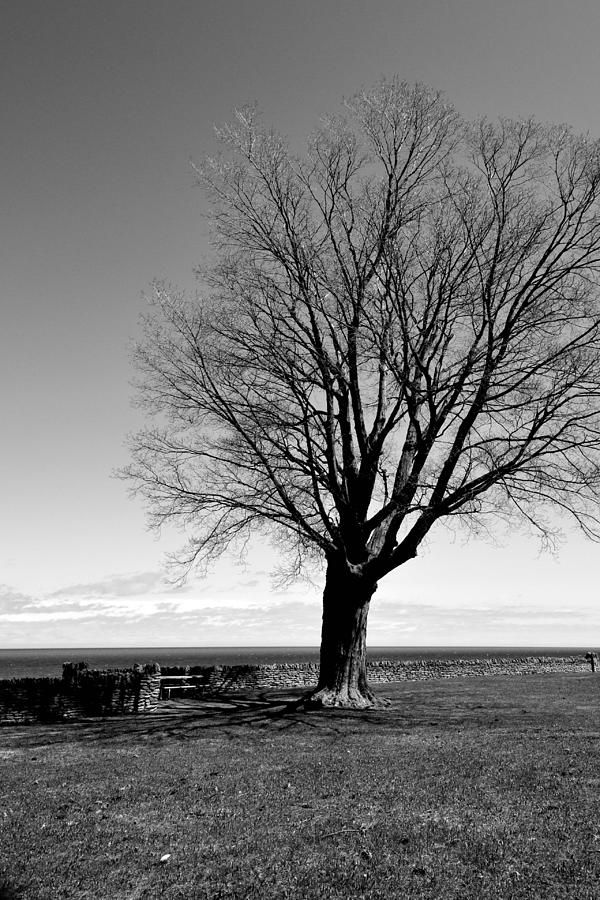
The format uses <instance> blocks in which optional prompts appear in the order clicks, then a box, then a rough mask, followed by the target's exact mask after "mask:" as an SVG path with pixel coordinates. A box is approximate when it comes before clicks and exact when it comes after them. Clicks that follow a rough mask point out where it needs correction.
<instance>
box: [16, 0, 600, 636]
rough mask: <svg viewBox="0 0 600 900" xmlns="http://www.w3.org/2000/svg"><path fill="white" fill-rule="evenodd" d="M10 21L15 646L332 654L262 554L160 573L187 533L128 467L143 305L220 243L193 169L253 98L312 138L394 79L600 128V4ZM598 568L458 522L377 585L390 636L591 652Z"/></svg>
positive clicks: (64, 11)
mask: <svg viewBox="0 0 600 900" xmlns="http://www.w3.org/2000/svg"><path fill="white" fill-rule="evenodd" d="M0 13H1V15H0V69H1V77H0V92H1V93H0V113H1V115H0V123H1V130H0V158H1V163H2V164H1V167H0V178H1V179H2V184H1V192H0V197H1V198H2V211H3V215H2V219H1V227H2V235H1V240H0V255H1V260H0V263H1V265H0V273H1V275H0V277H1V282H0V298H1V323H0V404H1V411H2V419H1V424H2V435H3V440H2V466H1V467H0V496H1V498H2V500H1V508H2V516H1V518H0V582H4V583H5V585H6V587H5V588H4V593H0V627H1V628H2V629H3V630H2V631H0V646H2V645H4V646H9V645H13V646H27V645H38V646H39V645H44V644H53V645H58V646H60V645H61V644H73V645H77V644H79V645H83V644H90V643H94V644H100V645H102V644H108V643H112V644H117V645H119V644H132V643H137V642H138V637H139V642H140V643H148V642H150V643H156V644H161V643H163V642H164V643H175V644H177V643H196V642H197V643H211V642H212V643H233V644H235V643H260V642H261V638H262V639H264V640H265V642H270V643H277V642H278V641H279V642H281V643H293V642H298V643H306V642H308V643H315V642H316V641H317V638H318V625H319V613H318V605H317V592H316V591H314V592H312V593H310V592H308V593H307V591H306V589H305V588H303V587H299V588H296V589H295V590H294V591H291V592H289V593H288V594H285V595H277V594H272V593H271V592H270V590H269V580H268V575H267V574H266V573H267V572H268V570H269V568H270V565H271V560H270V558H269V554H268V551H261V552H260V554H259V562H257V563H251V564H250V568H249V570H248V571H243V570H241V569H236V568H235V567H233V568H232V566H231V562H230V561H227V560H226V561H225V562H224V563H223V564H222V565H221V566H220V567H219V568H218V569H217V572H216V574H215V575H213V576H211V578H209V579H208V580H207V581H205V582H201V583H199V584H192V585H190V586H189V587H188V588H187V589H186V590H185V591H184V592H181V591H180V592H178V593H177V594H176V595H175V594H174V592H173V591H171V590H169V589H168V588H167V587H166V586H165V585H164V584H162V582H161V579H160V576H159V575H158V574H157V573H158V571H159V567H160V563H161V557H162V553H163V551H164V550H165V549H169V548H171V547H173V546H175V545H176V544H177V542H178V540H180V538H179V537H178V536H173V535H166V536H165V538H164V540H163V541H162V542H161V543H157V542H156V541H155V540H154V539H153V538H152V537H151V536H149V535H148V534H147V532H146V531H145V529H144V518H143V513H142V511H141V509H140V508H139V507H138V506H136V505H135V504H134V503H133V502H132V501H130V500H129V499H128V498H127V496H126V493H125V489H124V487H123V485H122V484H121V483H118V482H115V481H114V480H112V479H111V477H110V473H111V470H113V469H114V468H115V467H117V466H119V465H121V464H122V463H123V462H124V461H125V459H126V454H125V451H124V448H123V440H124V436H125V434H126V432H127V431H129V430H132V429H133V428H135V426H136V425H137V424H139V420H138V419H137V414H136V413H135V411H133V410H132V409H131V408H130V405H129V401H130V396H131V392H130V389H129V386H128V381H129V379H130V378H131V371H130V368H129V362H128V356H127V342H128V339H130V338H131V337H135V334H136V322H137V318H138V315H139V313H140V311H141V309H142V307H143V301H142V299H141V292H142V291H143V290H144V289H145V288H146V287H147V286H148V284H149V282H150V281H151V280H152V278H155V277H157V278H162V279H166V280H169V281H172V282H174V283H177V284H178V285H180V286H182V287H189V286H191V285H192V284H193V276H192V270H193V267H194V265H195V264H196V263H197V262H198V261H200V259H201V258H202V257H203V255H204V254H205V253H206V252H207V245H206V234H205V227H204V223H203V219H202V211H203V198H202V195H201V193H200V192H199V191H198V189H196V188H194V187H193V177H192V174H191V170H190V166H189V160H190V158H191V159H194V158H196V159H197V158H199V157H201V156H202V154H203V153H205V152H210V151H211V149H212V147H213V144H212V128H213V123H215V122H221V121H224V120H226V119H227V118H228V117H229V116H230V115H231V112H232V109H233V108H234V107H235V106H236V105H241V104H242V103H244V102H247V101H254V100H257V101H258V102H259V103H260V105H261V106H262V108H263V110H264V112H265V118H266V119H267V120H268V121H271V122H272V123H273V124H274V125H275V126H276V127H278V128H279V129H280V130H282V131H284V132H286V133H288V134H290V135H291V136H292V138H293V139H294V140H295V141H301V140H302V139H303V138H304V137H305V135H306V134H307V133H308V132H309V131H310V130H311V128H312V127H313V126H314V125H315V124H316V122H317V118H318V116H319V114H321V113H323V112H330V111H334V110H335V109H336V107H337V104H338V102H339V100H340V99H341V98H342V97H343V96H344V95H348V94H352V93H354V92H355V91H357V90H358V89H359V88H360V87H361V86H363V85H369V84H371V83H373V82H375V81H376V80H377V79H378V78H379V77H380V76H381V75H392V74H396V73H398V74H399V75H400V76H401V77H404V78H406V79H407V80H409V81H415V80H421V81H425V82H426V83H428V84H430V85H432V86H434V87H437V88H441V89H443V90H445V91H446V92H447V93H448V95H449V98H450V99H451V100H452V101H453V102H454V103H455V104H456V105H457V106H458V108H459V109H460V110H461V111H462V112H463V113H464V114H466V115H468V116H476V115H480V114H487V115H489V116H490V117H496V116H498V115H508V116H520V115H529V114H531V113H533V114H535V115H536V116H537V117H538V118H540V119H544V120H552V121H567V122H569V123H571V124H573V125H574V126H575V127H576V128H577V129H579V130H589V131H590V132H591V133H592V134H593V135H594V136H597V135H599V134H600V121H599V118H600V112H599V106H598V99H597V96H598V84H599V83H600V52H599V49H598V47H599V46H600V3H598V2H597V0H571V2H570V3H565V2H564V0H502V2H493V0H444V2H442V0H404V2H402V0H395V2H392V0H368V2H367V0H365V2H360V0H345V2H343V0H318V2H317V0H302V2H296V3H292V2H287V0H276V2H275V0H245V2H240V0H219V2H215V0H196V2H188V0H162V2H157V0H126V2H122V0H119V2H117V0H102V2H99V0H98V2H89V0H77V2H71V0H56V2H52V3H49V2H47V0H43V2H31V0H4V2H1V3H0ZM442 571H443V576H442V574H441V573H442ZM465 571H467V572H469V576H468V577H467V578H465ZM598 574H599V573H598V554H597V551H596V549H595V548H594V547H593V546H589V547H588V546H587V545H585V546H584V545H583V544H582V543H581V541H580V540H579V539H578V538H571V539H570V541H569V543H568V545H567V547H566V548H565V550H564V552H563V553H562V554H561V557H560V560H559V562H555V561H553V560H548V559H542V560H540V559H538V558H537V556H536V548H535V545H533V544H531V543H523V542H522V541H512V542H510V541H509V542H508V547H507V549H505V550H504V551H502V550H491V549H490V548H488V547H487V546H485V545H482V544H480V543H471V544H470V545H468V546H467V547H462V546H461V545H453V544H451V543H450V541H449V540H448V539H447V538H446V537H445V536H444V535H443V534H442V535H441V536H440V537H439V538H438V539H437V543H435V542H434V544H433V545H432V548H431V552H430V553H429V555H427V556H425V557H424V558H423V561H422V562H419V563H415V564H414V565H413V566H412V568H411V570H410V572H409V571H408V568H407V570H406V572H402V573H401V575H400V574H399V575H398V577H396V576H394V578H395V580H392V581H391V582H389V585H390V586H389V587H386V588H385V590H383V588H382V593H381V596H382V597H383V600H382V602H381V603H380V611H379V612H378V611H377V610H376V609H374V613H373V625H372V634H373V635H374V638H373V640H376V641H377V642H378V643H382V642H383V643H385V642H390V643H408V642H414V643H430V642H432V641H433V640H435V641H437V642H442V643H443V642H444V640H445V641H446V642H453V641H455V642H468V640H473V641H476V642H477V641H480V642H487V643H494V636H496V637H497V638H498V640H497V641H496V642H498V643H500V642H510V641H511V640H513V639H514V640H515V641H516V639H517V634H518V636H519V641H518V642H519V643H523V642H527V641H530V642H531V643H537V642H541V641H547V642H555V643H561V642H563V641H564V640H565V637H566V635H567V634H569V635H571V640H573V641H575V642H577V640H579V638H580V637H581V636H584V635H587V634H588V633H589V628H590V623H591V619H590V616H591V615H592V613H591V606H590V607H589V608H588V605H589V604H588V601H589V603H591V602H592V600H593V597H591V595H590V586H591V585H592V584H593V583H594V582H597V581H598ZM386 591H387V593H386ZM575 595H576V597H577V602H576V603H575V599H574V598H575ZM396 596H400V597H402V601H403V605H402V607H401V608H400V607H398V606H394V604H393V603H392V600H393V599H394V598H395V597H396ZM386 598H387V599H386ZM548 598H549V599H548ZM404 599H405V600H406V602H404ZM286 602H287V603H291V604H292V605H291V606H286ZM303 603H308V604H309V607H310V608H307V610H304V607H303V606H302V604H303ZM386 603H387V604H388V605H387V606H386ZM572 603H575V607H574V608H572ZM294 604H296V606H294ZM528 604H529V605H528ZM544 604H546V606H545V608H546V610H547V612H546V613H545V614H544V615H545V617H546V618H544V617H543V616H541V615H540V609H542V607H543V605H544ZM586 604H588V605H586ZM296 607H298V608H297V609H296ZM294 609H296V613H295V614H294ZM428 609H429V610H430V611H431V614H430V616H429V618H427V615H428V614H427V610H428ZM402 610H404V612H403V611H402ZM548 610H549V611H548ZM384 611H385V615H384ZM423 611H424V612H423ZM175 612H177V615H174V613H175ZM294 615H295V618H294ZM378 616H379V618H378ZM423 616H424V617H425V618H423ZM515 616H516V618H515ZM519 616H520V618H519ZM186 617H187V618H186ZM523 617H524V618H523ZM288 621H289V622H290V623H291V624H289V625H288V624H286V622H288ZM434 623H437V625H436V624H434ZM440 623H441V624H440ZM596 624H599V623H598V622H596ZM565 629H567V631H565ZM569 629H570V630H569ZM513 635H514V637H512V636H513Z"/></svg>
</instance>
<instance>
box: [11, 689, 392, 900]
mask: <svg viewBox="0 0 600 900" xmlns="http://www.w3.org/2000/svg"><path fill="white" fill-rule="evenodd" d="M308 694H309V692H307V691H306V689H304V688H301V689H293V690H286V691H285V692H283V691H282V692H277V691H265V692H261V693H259V692H251V693H250V692H249V693H236V694H228V695H225V694H217V695H214V696H211V697H202V698H199V699H188V698H186V699H183V700H175V699H172V700H168V701H163V702H161V704H160V706H159V707H158V709H157V710H155V711H154V712H151V713H145V714H140V715H136V716H111V717H106V718H102V719H86V720H83V721H78V722H58V723H53V724H39V725H24V726H14V727H13V728H8V729H0V740H1V739H2V737H7V738H9V740H10V744H11V746H12V747H14V748H32V749H33V748H35V747H40V746H47V745H51V744H52V745H55V744H67V743H79V742H86V743H88V742H90V741H94V742H97V743H98V744H101V743H104V742H106V743H111V744H115V743H116V744H119V743H125V742H127V743H131V741H132V739H136V738H137V739H138V740H139V741H140V742H144V743H145V742H146V741H156V742H162V741H163V740H166V739H169V740H178V741H184V740H187V739H189V738H193V737H201V736H203V735H204V736H207V737H210V736H211V735H214V734H215V732H217V733H218V735H219V736H220V737H223V736H228V737H231V738H232V739H234V738H237V739H239V738H240V737H242V738H243V737H244V734H245V733H247V734H248V735H249V734H250V731H251V732H252V734H253V735H255V734H256V733H257V731H259V730H260V731H262V732H263V733H264V732H283V731H289V730H290V729H299V730H311V731H313V730H317V731H321V732H331V733H334V734H337V733H342V732H343V733H345V734H347V733H348V732H349V730H352V725H354V726H355V727H359V730H362V727H364V725H365V724H366V723H370V724H374V723H375V722H378V723H379V724H382V723H383V722H385V721H386V718H387V717H388V716H389V712H388V711H387V710H385V711H382V710H380V709H370V710H344V709H326V710H321V709H309V708H306V707H305V700H306V697H307V696H308ZM395 718H396V717H395ZM389 724H391V723H389ZM396 724H397V718H396ZM361 725H362V727H360V726H361ZM0 900H1V897H0Z"/></svg>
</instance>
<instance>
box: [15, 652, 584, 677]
mask: <svg viewBox="0 0 600 900" xmlns="http://www.w3.org/2000/svg"><path fill="white" fill-rule="evenodd" d="M587 649H588V648H585V647H516V646H514V647H504V646H503V647H379V646H372V647H369V648H368V650H367V658H370V659H390V660H395V661H399V660H412V659H489V658H492V657H498V656H550V657H552V656H578V655H581V657H582V659H583V657H584V656H585V653H586V650H587ZM318 660H319V648H318V647H60V648H47V649H35V650H34V649H22V650H1V649H0V679H3V678H41V677H47V676H54V677H59V676H60V675H62V664H63V663H64V662H85V663H87V665H88V667H89V668H90V669H120V668H127V667H130V666H132V665H133V664H134V663H147V662H157V663H159V664H160V665H162V666H177V665H180V666H188V665H189V666H215V665H225V666H234V665H235V666H239V665H258V664H269V663H292V662H318Z"/></svg>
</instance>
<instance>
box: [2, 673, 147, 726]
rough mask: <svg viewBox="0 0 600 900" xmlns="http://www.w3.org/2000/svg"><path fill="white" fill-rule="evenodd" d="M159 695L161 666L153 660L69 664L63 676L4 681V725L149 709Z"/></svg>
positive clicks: (109, 714) (111, 714) (130, 712)
mask: <svg viewBox="0 0 600 900" xmlns="http://www.w3.org/2000/svg"><path fill="white" fill-rule="evenodd" d="M159 693H160V667H159V666H157V665H156V664H155V663H150V664H148V665H146V666H134V668H133V669H122V670H119V669H110V670H106V671H99V670H94V669H88V668H87V666H86V664H85V663H65V664H64V666H63V677H62V678H9V679H4V680H0V724H3V725H7V724H8V725H15V724H27V723H29V722H55V721H61V720H74V719H81V718H86V717H88V716H114V715H117V716H119V715H127V714H133V713H138V712H149V711H151V710H153V709H156V707H157V706H158V699H159Z"/></svg>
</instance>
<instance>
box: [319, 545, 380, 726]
mask: <svg viewBox="0 0 600 900" xmlns="http://www.w3.org/2000/svg"><path fill="white" fill-rule="evenodd" d="M376 588H377V583H376V582H369V581H366V580H365V579H364V578H363V577H361V576H357V575H354V574H352V573H351V572H349V571H348V568H347V566H345V565H344V564H343V563H338V562H337V561H329V563H328V565H327V575H326V579H325V590H324V592H323V627H322V631H321V658H320V672H319V683H318V685H317V687H316V690H315V691H314V692H313V694H312V695H311V696H310V698H309V703H310V704H311V705H317V706H341V707H346V708H349V709H366V708H367V707H369V706H373V705H374V703H375V698H374V696H373V694H372V693H371V691H370V690H369V686H368V684H367V646H366V636H367V616H368V613H369V603H370V600H371V597H372V596H373V594H374V593H375V590H376Z"/></svg>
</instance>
